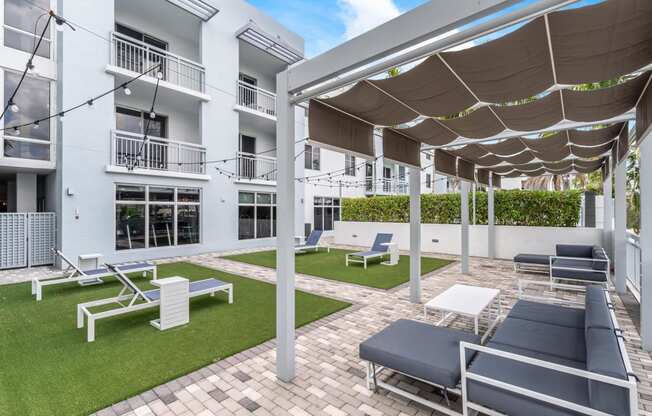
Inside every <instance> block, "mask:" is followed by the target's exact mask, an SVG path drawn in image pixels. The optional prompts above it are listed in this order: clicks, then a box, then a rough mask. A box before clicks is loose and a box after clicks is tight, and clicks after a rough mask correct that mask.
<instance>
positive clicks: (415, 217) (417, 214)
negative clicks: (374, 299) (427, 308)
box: [409, 167, 421, 303]
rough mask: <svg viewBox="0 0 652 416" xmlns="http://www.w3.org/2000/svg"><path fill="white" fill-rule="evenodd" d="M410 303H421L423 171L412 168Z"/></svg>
mask: <svg viewBox="0 0 652 416" xmlns="http://www.w3.org/2000/svg"><path fill="white" fill-rule="evenodd" d="M409 186H410V302H412V303H421V169H419V168H417V167H410V184H409Z"/></svg>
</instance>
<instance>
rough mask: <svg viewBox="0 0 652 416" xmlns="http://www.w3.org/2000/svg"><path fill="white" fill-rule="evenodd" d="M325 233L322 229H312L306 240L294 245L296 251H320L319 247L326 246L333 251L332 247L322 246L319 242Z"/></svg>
mask: <svg viewBox="0 0 652 416" xmlns="http://www.w3.org/2000/svg"><path fill="white" fill-rule="evenodd" d="M323 233H324V232H323V231H321V230H312V231H311V232H310V235H308V238H306V242H305V243H303V244H298V245H296V246H294V251H307V250H315V251H319V247H325V248H326V249H327V250H328V252H329V253H330V251H331V248H330V247H328V246H322V245H320V244H319V240H321V236H322V234H323Z"/></svg>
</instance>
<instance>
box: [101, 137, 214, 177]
mask: <svg viewBox="0 0 652 416" xmlns="http://www.w3.org/2000/svg"><path fill="white" fill-rule="evenodd" d="M205 162H206V148H205V147H204V146H200V145H197V144H192V143H186V142H180V141H175V140H168V139H162V138H159V137H148V138H147V141H144V136H143V135H142V134H134V133H129V132H126V131H112V132H111V165H113V166H122V167H135V168H138V169H147V170H156V171H169V172H179V173H194V174H198V175H203V174H205V173H206V164H205Z"/></svg>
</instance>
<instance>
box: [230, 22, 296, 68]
mask: <svg viewBox="0 0 652 416" xmlns="http://www.w3.org/2000/svg"><path fill="white" fill-rule="evenodd" d="M236 37H237V38H238V39H240V40H242V41H244V42H247V43H249V44H250V45H252V46H255V47H256V48H258V49H261V50H263V51H265V52H267V53H269V54H270V55H272V56H274V57H275V58H277V59H280V60H281V61H283V62H285V63H287V64H288V65H292V64H295V63H297V62H299V61H301V60H303V53H302V52H301V51H299V50H297V49H295V48H293V47H292V46H290V45H288V44H287V42H285V41H283V39H281V38H280V37H279V36H274V35H270V34H269V33H267V32H265V31H264V30H262V29H261V28H259V27H258V26H256V24H254V23H253V22H249V23H247V24H246V25H245V26H244V27H242V28H241V29H240V30H238V31H237V32H236Z"/></svg>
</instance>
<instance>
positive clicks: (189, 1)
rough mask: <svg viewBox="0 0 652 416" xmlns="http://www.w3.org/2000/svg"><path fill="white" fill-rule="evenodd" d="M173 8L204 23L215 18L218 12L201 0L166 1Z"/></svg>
mask: <svg viewBox="0 0 652 416" xmlns="http://www.w3.org/2000/svg"><path fill="white" fill-rule="evenodd" d="M167 1H168V3H172V4H174V5H175V6H177V7H179V8H181V9H183V10H185V11H187V12H188V13H190V14H192V15H195V16H197V17H198V18H200V19H201V20H203V21H204V22H207V21H209V20H211V19H212V18H213V16H215V15H216V14H217V13H218V12H219V10H218V9H217V8H216V7H214V6H212V5H210V4H209V3H208V2H206V1H203V0H167Z"/></svg>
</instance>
